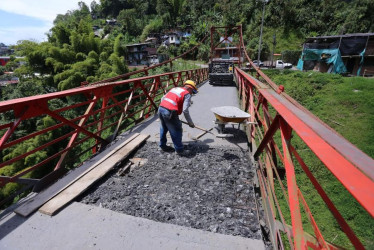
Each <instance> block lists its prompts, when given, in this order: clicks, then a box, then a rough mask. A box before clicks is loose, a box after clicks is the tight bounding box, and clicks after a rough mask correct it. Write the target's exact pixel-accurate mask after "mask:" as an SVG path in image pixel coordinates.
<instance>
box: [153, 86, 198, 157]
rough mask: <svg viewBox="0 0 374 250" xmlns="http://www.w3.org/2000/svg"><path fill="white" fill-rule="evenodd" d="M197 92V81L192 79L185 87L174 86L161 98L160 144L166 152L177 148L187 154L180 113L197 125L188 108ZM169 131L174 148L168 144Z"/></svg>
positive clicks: (190, 124)
mask: <svg viewBox="0 0 374 250" xmlns="http://www.w3.org/2000/svg"><path fill="white" fill-rule="evenodd" d="M197 92H198V91H197V88H196V83H195V82H194V81H192V80H187V81H185V82H184V84H183V87H175V88H172V89H171V90H170V91H169V92H168V93H166V95H164V96H163V97H162V98H161V103H160V107H159V108H158V115H159V117H160V121H161V126H160V144H159V146H160V148H161V150H163V151H166V152H171V151H174V150H175V152H176V153H177V154H179V155H183V154H186V152H184V150H183V144H182V136H183V129H182V122H181V121H180V120H179V115H181V114H182V113H183V114H184V117H185V118H186V121H187V123H188V125H189V126H190V127H191V128H194V127H195V125H194V123H193V121H192V119H191V116H190V113H189V111H188V109H189V107H190V105H191V96H192V94H196V93H197ZM168 131H169V132H170V136H171V139H172V141H173V144H174V148H172V147H170V146H167V145H166V142H167V139H166V134H167V132H168Z"/></svg>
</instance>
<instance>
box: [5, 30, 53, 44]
mask: <svg viewBox="0 0 374 250" xmlns="http://www.w3.org/2000/svg"><path fill="white" fill-rule="evenodd" d="M50 28H51V26H42V27H28V26H24V27H15V28H14V27H12V28H0V37H1V40H0V42H2V43H5V44H9V45H10V44H15V43H16V42H17V41H19V40H35V41H36V42H43V41H46V40H47V36H46V35H45V33H46V32H48V30H49V29H50Z"/></svg>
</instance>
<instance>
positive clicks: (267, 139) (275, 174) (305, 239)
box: [235, 56, 374, 249]
mask: <svg viewBox="0 0 374 250" xmlns="http://www.w3.org/2000/svg"><path fill="white" fill-rule="evenodd" d="M247 58H248V56H247ZM248 61H249V62H250V64H251V66H252V67H253V68H254V69H255V71H256V72H255V73H256V74H257V78H259V77H260V76H261V77H262V79H264V82H265V83H263V82H261V81H259V80H258V79H256V78H254V77H252V76H250V75H248V74H247V73H246V72H244V71H243V70H241V69H239V68H235V76H236V80H237V85H238V89H239V94H240V98H241V106H242V108H243V110H245V111H247V112H248V113H250V114H251V125H249V126H248V127H247V135H248V139H249V142H250V143H251V145H252V152H253V157H254V159H255V160H257V163H258V168H257V176H258V181H259V187H260V191H261V195H262V199H263V205H264V210H265V214H266V217H267V220H268V225H269V227H270V232H271V241H272V243H273V245H274V246H275V247H280V246H282V247H283V243H282V237H281V233H280V232H281V231H282V232H285V233H286V235H287V239H288V241H289V244H290V246H291V248H293V247H294V248H296V249H303V248H308V247H312V248H336V246H334V245H332V244H329V243H328V242H327V241H326V240H325V239H324V237H323V235H322V233H321V231H320V229H319V227H318V225H317V223H316V222H315V220H314V218H313V215H312V213H311V211H310V209H309V207H308V204H307V203H306V201H305V199H304V196H303V193H302V192H301V190H300V188H299V187H300V185H303V183H298V182H297V178H296V174H295V166H296V165H298V166H300V167H301V168H302V170H303V171H304V172H305V173H306V175H307V177H308V179H309V180H310V181H311V183H312V184H313V186H314V188H315V189H316V190H317V192H318V194H319V195H320V197H321V198H322V200H323V201H324V202H325V204H326V206H327V207H328V209H330V211H331V212H332V214H333V216H334V217H335V218H336V221H337V222H338V224H339V225H340V227H341V229H342V230H343V231H344V232H345V234H346V235H347V237H348V238H349V240H350V241H351V243H352V244H353V246H354V247H355V248H357V249H363V248H364V247H363V245H362V243H361V242H360V240H359V239H358V238H357V236H356V235H355V233H354V232H353V230H352V229H351V228H350V226H349V225H348V223H347V222H346V221H345V220H344V218H343V216H342V215H341V213H340V212H339V211H338V209H337V208H336V206H335V205H334V204H333V202H332V201H331V199H330V198H329V196H328V195H327V194H326V192H325V191H324V189H323V188H322V186H321V184H320V183H319V181H318V180H317V178H316V177H315V176H314V175H313V171H311V170H310V168H309V167H308V166H307V164H306V163H305V161H304V160H303V159H302V158H301V156H300V154H299V152H298V150H297V147H295V146H294V145H293V144H292V140H291V138H293V137H298V138H300V139H301V140H302V141H303V143H305V145H306V147H307V149H308V150H310V151H311V152H313V153H314V154H315V156H316V157H318V159H319V160H320V161H321V164H322V165H324V166H325V167H326V168H327V169H328V170H329V171H330V172H331V173H332V174H333V175H334V176H335V177H336V178H337V180H338V181H339V182H340V183H342V184H343V186H344V187H345V189H346V190H348V191H349V192H350V193H351V194H352V196H353V197H354V198H355V199H356V200H357V201H358V202H359V203H360V204H361V206H362V207H363V208H364V209H366V211H367V212H368V213H369V214H370V215H371V216H374V171H373V168H372V167H373V166H374V160H373V159H372V158H370V157H369V156H367V155H366V154H364V153H363V152H361V151H360V150H359V149H357V148H356V147H355V146H354V145H352V144H351V143H350V142H348V141H347V140H345V139H344V138H343V137H342V136H340V135H339V134H337V133H336V132H335V131H333V129H331V128H330V127H328V126H327V125H326V124H325V123H323V122H322V121H321V120H319V119H318V118H317V117H315V116H314V115H313V114H311V113H310V112H309V111H308V110H306V109H305V108H304V107H302V106H301V105H300V104H298V103H297V102H296V101H295V100H293V99H292V98H291V97H289V96H288V95H286V94H285V93H283V90H284V88H283V86H277V85H276V84H275V83H273V82H272V81H271V80H270V79H269V78H268V77H267V76H266V75H265V74H264V73H263V72H262V71H261V70H260V69H259V68H257V66H256V65H254V64H253V63H252V62H251V61H250V60H249V58H248ZM254 124H257V126H255V125H254ZM294 140H295V139H294ZM284 172H285V174H286V183H284V182H282V178H281V176H282V174H283V173H284ZM274 179H277V180H278V184H276V183H275V181H274ZM276 185H277V187H279V189H280V190H281V191H279V190H278V191H276V188H275V186H276ZM279 193H281V194H282V195H283V196H284V197H279V196H280V195H279ZM282 199H286V200H287V203H286V204H287V205H286V206H287V207H288V209H289V211H287V212H285V211H284V210H283V211H282V209H281V206H280V205H279V201H280V200H282ZM300 204H302V205H303V206H302V207H304V212H303V211H302V210H301V209H300ZM285 213H289V214H290V217H291V224H292V226H290V225H288V224H287V222H286V220H285V218H284V214H285ZM303 213H305V214H306V217H307V218H308V221H309V223H310V224H309V226H311V227H312V228H313V231H314V236H311V235H310V234H307V233H306V232H305V231H304V229H303V221H304V220H305V218H304V220H303V217H302V214H303Z"/></svg>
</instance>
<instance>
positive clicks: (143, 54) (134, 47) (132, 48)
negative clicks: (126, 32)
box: [126, 43, 157, 66]
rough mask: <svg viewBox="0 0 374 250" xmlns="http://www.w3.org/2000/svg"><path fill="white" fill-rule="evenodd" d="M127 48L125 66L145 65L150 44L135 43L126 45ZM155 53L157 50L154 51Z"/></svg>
mask: <svg viewBox="0 0 374 250" xmlns="http://www.w3.org/2000/svg"><path fill="white" fill-rule="evenodd" d="M126 48H127V58H126V59H127V64H128V65H129V66H137V65H147V64H148V58H147V56H148V55H149V53H150V50H149V49H151V47H150V43H135V44H129V45H126ZM151 51H153V50H151ZM156 51H157V50H156Z"/></svg>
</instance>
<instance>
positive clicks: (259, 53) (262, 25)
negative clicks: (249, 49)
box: [257, 0, 269, 67]
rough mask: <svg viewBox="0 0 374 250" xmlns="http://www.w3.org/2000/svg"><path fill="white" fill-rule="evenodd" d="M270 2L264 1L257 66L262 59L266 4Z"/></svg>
mask: <svg viewBox="0 0 374 250" xmlns="http://www.w3.org/2000/svg"><path fill="white" fill-rule="evenodd" d="M268 1H269V0H264V1H263V7H262V19H261V29H260V43H259V44H258V57H257V66H258V67H259V66H260V57H261V44H262V29H263V27H264V16H265V4H266V3H267V2H268Z"/></svg>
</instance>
